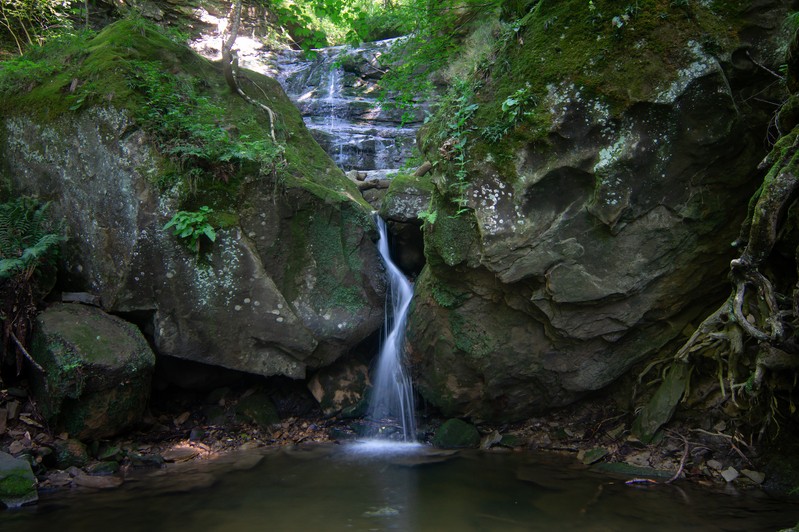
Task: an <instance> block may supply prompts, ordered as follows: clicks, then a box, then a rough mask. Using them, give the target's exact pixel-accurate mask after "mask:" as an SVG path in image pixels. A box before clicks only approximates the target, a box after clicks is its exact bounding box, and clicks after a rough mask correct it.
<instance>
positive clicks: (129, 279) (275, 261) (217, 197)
mask: <svg viewBox="0 0 799 532" xmlns="http://www.w3.org/2000/svg"><path fill="white" fill-rule="evenodd" d="M26 60H31V61H33V62H34V63H35V64H36V65H37V67H36V68H29V69H26V68H23V67H20V68H15V69H8V70H7V71H6V72H10V74H8V75H9V76H10V77H9V78H7V79H4V80H2V81H3V82H2V83H0V90H2V88H3V87H6V88H7V90H6V92H3V93H0V112H2V116H3V118H2V119H1V120H0V154H2V155H0V160H2V161H3V166H2V171H3V172H4V175H5V176H6V177H7V178H8V179H9V181H10V183H11V189H12V190H13V191H14V192H15V193H26V194H31V195H36V196H39V197H40V198H42V199H50V200H52V201H53V210H52V212H53V213H54V214H55V215H56V216H60V217H62V218H63V219H64V220H65V222H66V226H67V229H68V233H69V236H70V240H69V244H68V245H67V248H66V249H65V250H64V255H63V257H64V261H63V262H64V263H63V265H62V266H63V270H64V271H65V277H66V285H67V286H66V288H67V289H68V290H72V291H87V292H91V293H94V294H96V295H98V296H100V298H101V300H102V306H103V308H104V309H105V310H107V311H110V312H114V313H117V312H124V313H129V314H128V315H130V316H132V317H133V318H134V319H136V320H137V322H138V323H140V324H141V325H142V328H143V330H145V331H146V332H147V333H148V334H151V335H152V340H153V344H154V346H155V348H156V350H157V352H158V353H159V354H165V355H169V356H172V357H177V358H182V359H188V360H193V361H197V362H202V363H205V364H210V365H215V366H223V367H226V368H230V369H234V370H240V371H245V372H250V373H255V374H260V375H267V376H268V375H287V376H290V377H293V378H302V377H304V376H305V373H306V368H318V367H322V366H325V365H327V364H330V363H331V362H332V361H333V360H335V359H336V358H338V357H339V356H340V355H341V354H343V353H345V352H346V351H347V350H349V349H350V348H351V347H352V346H353V345H356V344H357V343H359V342H360V341H362V340H363V339H364V338H366V337H368V336H369V335H370V334H372V333H373V332H374V331H375V330H376V329H378V328H379V327H380V325H381V323H382V315H383V299H384V293H385V287H384V274H383V270H382V265H381V263H380V260H379V257H378V254H377V251H376V249H375V247H374V245H373V243H372V241H373V239H374V238H375V237H376V235H375V227H374V222H373V220H372V218H371V216H370V210H371V208H370V207H369V205H368V204H366V203H365V202H364V201H363V199H362V197H361V195H360V193H359V192H358V190H357V187H356V186H355V185H354V184H353V183H352V182H350V181H349V180H348V179H347V178H346V177H345V176H344V174H343V173H342V172H341V171H340V170H339V169H338V168H336V166H335V165H334V164H333V162H332V161H331V160H330V158H329V157H328V156H327V155H326V154H325V153H324V152H323V151H322V149H321V148H320V147H319V145H318V144H317V143H316V141H314V140H313V138H312V137H311V135H310V134H309V133H308V131H307V130H306V128H305V126H304V124H303V121H302V118H301V116H300V114H299V112H298V111H297V109H296V108H295V107H294V106H293V105H292V103H291V102H290V101H289V99H288V98H287V97H286V95H285V94H284V93H283V91H282V89H281V88H280V86H279V84H278V83H277V82H276V81H275V80H273V79H270V78H267V77H264V76H260V75H257V74H254V73H251V72H250V73H248V72H241V76H242V83H243V84H245V85H246V87H247V90H249V91H252V94H253V95H257V97H258V98H262V99H264V102H267V103H268V105H269V106H270V108H271V109H272V110H273V111H274V113H275V115H276V119H275V123H274V124H272V123H271V121H270V118H269V116H268V114H267V113H265V112H263V111H262V110H260V108H258V107H255V106H252V105H250V104H248V103H247V102H246V101H245V100H244V99H242V98H240V97H238V96H237V95H236V94H235V93H233V92H232V91H231V90H230V89H229V87H228V86H227V85H226V82H225V78H224V75H223V72H222V68H221V66H220V65H218V64H214V63H211V62H209V61H207V60H205V59H203V58H201V57H200V56H198V55H196V54H195V53H193V52H192V51H191V50H190V49H188V48H187V47H185V46H183V45H182V44H178V43H176V42H174V41H172V40H171V39H170V38H169V37H168V35H166V34H165V33H164V32H162V31H161V30H159V29H158V28H157V27H154V26H152V25H150V24H148V23H146V22H144V21H142V20H139V19H135V18H134V19H125V20H122V21H118V22H116V23H114V24H111V25H110V26H108V27H106V28H105V29H103V30H102V31H101V32H99V33H98V34H96V35H94V36H90V37H88V38H87V37H85V36H83V37H75V38H73V39H71V40H70V39H67V40H65V41H64V42H61V43H59V45H58V46H51V47H45V48H44V49H42V50H38V51H37V52H36V56H35V57H31V58H23V60H22V61H26ZM25 64H28V63H25ZM39 66H41V68H42V69H44V70H46V71H47V75H40V73H41V71H40V70H39ZM14 76H19V78H18V79H17V78H16V77H14ZM245 78H246V79H245ZM273 126H274V135H273V134H272V127H273ZM205 206H207V207H208V208H209V209H205V210H203V209H202V207H205ZM179 212H184V213H190V214H189V215H190V216H192V215H197V216H200V220H199V221H198V222H196V223H195V225H190V226H189V227H188V232H187V233H184V235H186V236H187V238H181V237H179V236H176V235H174V234H173V230H174V229H172V228H170V229H169V230H165V229H164V226H165V224H166V223H167V222H168V221H169V220H171V219H172V218H173V216H175V215H176V214H177V213H179ZM202 213H205V214H202ZM195 219H196V218H195ZM205 224H207V225H208V226H210V227H211V228H213V229H214V231H215V240H214V241H211V240H210V239H209V238H208V237H207V236H206V233H205V232H204V231H203V228H204V227H206V225H205ZM184 229H186V228H185V227H184ZM190 235H194V237H196V238H194V240H193V239H192V238H193V237H192V236H190ZM195 240H196V241H195Z"/></svg>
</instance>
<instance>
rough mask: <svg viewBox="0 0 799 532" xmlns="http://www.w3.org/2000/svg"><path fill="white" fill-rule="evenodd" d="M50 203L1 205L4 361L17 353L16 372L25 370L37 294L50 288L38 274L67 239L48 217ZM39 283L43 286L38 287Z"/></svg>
mask: <svg viewBox="0 0 799 532" xmlns="http://www.w3.org/2000/svg"><path fill="white" fill-rule="evenodd" d="M48 206H49V203H39V202H38V201H36V200H34V199H31V198H27V197H21V198H17V199H16V200H14V201H10V202H8V203H4V204H0V324H2V335H0V338H2V347H3V350H2V353H4V354H5V355H4V358H5V360H2V362H3V363H4V364H5V365H11V364H10V363H11V361H10V360H9V359H10V358H11V357H12V356H14V354H16V356H15V362H14V365H15V367H16V371H17V373H19V372H20V371H21V369H22V358H23V356H25V357H28V353H27V346H28V344H29V341H30V335H31V332H32V330H31V329H32V326H33V318H34V317H35V315H36V302H37V299H38V298H37V294H38V295H44V294H39V293H38V292H43V293H46V292H48V291H49V288H48V287H47V286H46V285H47V284H48V283H47V282H45V281H44V279H43V277H44V275H42V276H37V274H38V273H43V270H45V269H47V268H48V267H52V266H53V260H54V258H55V257H56V253H57V251H58V246H59V244H60V243H61V242H62V241H63V240H64V237H63V236H62V235H61V231H60V230H59V229H58V228H57V227H56V226H54V225H53V224H52V223H51V222H50V220H49V218H48V214H47V210H48ZM37 277H42V278H37ZM37 283H38V284H39V285H40V286H38V287H36V286H35V285H36V284H37ZM50 287H52V285H50ZM37 288H38V290H37ZM28 358H30V357H28Z"/></svg>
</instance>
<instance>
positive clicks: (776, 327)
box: [637, 126, 799, 439]
mask: <svg viewBox="0 0 799 532" xmlns="http://www.w3.org/2000/svg"><path fill="white" fill-rule="evenodd" d="M768 168H770V170H769V171H768V173H767V175H766V177H765V178H764V181H763V185H762V186H761V187H760V189H759V190H758V191H757V193H756V194H755V196H754V197H753V199H752V201H751V202H750V208H749V213H748V216H747V220H746V222H745V223H744V225H743V227H742V229H741V236H740V237H739V239H738V241H737V242H736V245H738V246H743V251H742V253H741V255H740V257H738V258H737V259H735V260H733V261H731V263H730V280H731V284H732V290H731V293H730V295H729V297H728V298H727V299H726V300H725V301H724V303H722V305H721V306H720V307H719V308H718V309H717V310H716V311H715V312H713V313H712V314H711V315H710V316H708V317H707V318H706V319H705V320H704V321H703V322H702V323H701V324H700V325H699V327H697V329H696V330H695V331H694V333H693V334H692V335H691V337H690V338H689V339H688V341H687V342H686V343H685V344H684V345H683V346H682V347H681V348H680V349H679V350H678V351H677V353H676V354H675V355H674V358H673V359H672V360H671V364H670V366H669V367H668V368H667V371H665V372H664V375H665V377H664V381H663V384H662V385H661V387H660V389H659V390H658V392H656V395H655V397H654V398H653V400H652V401H650V403H649V404H648V405H647V406H646V407H645V408H644V411H643V412H642V414H641V416H639V419H638V420H637V424H638V426H637V431H638V433H639V435H643V436H644V438H645V439H646V438H650V437H652V436H653V435H654V433H655V431H656V430H657V429H658V428H659V427H660V426H662V425H663V424H665V423H666V422H668V420H669V418H670V417H671V416H672V414H673V412H674V409H675V408H676V406H677V403H678V402H679V401H680V400H683V401H684V400H686V399H687V398H688V397H689V395H690V393H689V384H690V378H691V375H692V374H693V373H694V370H695V369H697V368H699V367H700V365H703V364H702V363H703V361H705V360H707V359H708V358H709V359H712V360H714V361H715V367H716V372H717V375H716V377H717V381H718V386H719V388H720V391H721V395H722V398H723V400H725V401H730V402H731V403H732V404H733V406H734V407H735V409H738V410H741V411H748V412H749V413H750V414H751V415H750V416H749V420H750V423H751V425H752V426H753V428H754V427H755V426H759V427H758V430H759V431H760V434H761V436H762V435H763V434H764V433H765V432H766V431H767V429H769V428H771V429H772V434H773V431H774V430H776V431H777V432H778V431H779V418H780V416H781V415H782V414H781V413H780V410H781V408H782V407H781V405H780V398H782V399H784V400H785V401H784V404H787V405H788V411H789V413H790V414H793V412H794V411H795V407H794V404H793V400H792V398H791V392H792V389H793V388H794V387H795V384H796V382H795V381H796V374H797V370H799V345H797V343H796V340H797V338H796V334H795V331H797V328H798V327H797V326H798V325H799V322H798V321H797V319H798V318H799V284H797V282H796V280H795V279H796V278H799V275H797V269H796V268H797V266H799V248H797V247H796V244H797V242H792V244H791V245H792V246H793V249H794V250H795V251H794V256H793V257H792V258H791V260H792V262H793V264H792V267H793V272H790V275H785V268H784V263H785V262H786V261H785V260H784V259H782V260H781V263H782V264H781V265H780V266H781V267H782V270H779V268H777V267H775V266H774V262H775V258H774V257H773V256H772V255H773V254H775V253H774V249H775V246H776V245H777V244H778V243H779V244H780V249H781V250H782V249H783V248H784V244H785V240H791V239H788V238H784V236H785V234H786V233H790V232H791V231H790V228H791V227H795V226H796V225H797V224H796V223H794V222H795V220H794V218H796V212H795V211H794V209H795V207H793V206H794V203H795V201H796V198H797V195H798V194H799V178H798V177H797V176H799V126H797V127H796V128H795V129H794V130H793V131H792V132H791V133H790V134H789V135H786V136H785V137H783V138H782V139H780V141H779V142H778V143H777V144H776V145H775V147H774V150H773V151H772V152H771V154H770V155H769V156H768V157H767V158H766V159H765V160H764V161H763V162H762V163H761V169H762V170H766V169H768ZM786 278H789V279H790V281H789V282H786ZM785 292H788V293H785ZM786 376H788V377H789V379H788V384H787V386H786V385H785V382H786V381H785V377H786ZM778 377H780V378H779V379H778ZM780 394H782V395H780ZM728 411H729V409H728Z"/></svg>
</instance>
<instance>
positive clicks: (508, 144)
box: [420, 0, 750, 199]
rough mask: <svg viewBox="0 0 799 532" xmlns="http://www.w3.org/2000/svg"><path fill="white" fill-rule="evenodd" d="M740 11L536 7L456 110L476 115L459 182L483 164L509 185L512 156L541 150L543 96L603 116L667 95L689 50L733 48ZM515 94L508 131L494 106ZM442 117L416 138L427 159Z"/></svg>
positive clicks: (659, 5)
mask: <svg viewBox="0 0 799 532" xmlns="http://www.w3.org/2000/svg"><path fill="white" fill-rule="evenodd" d="M748 9H750V3H749V2H745V1H743V0H728V1H720V0H717V1H713V2H690V3H688V2H685V3H679V5H678V3H675V2H672V1H670V0H637V1H636V2H630V3H626V4H625V3H619V2H615V1H611V0H594V1H592V2H587V1H585V0H566V1H562V0H541V1H540V2H538V3H537V4H536V6H535V8H533V10H532V11H531V12H530V13H529V14H527V15H526V16H524V18H522V19H521V20H520V21H518V22H517V23H516V24H515V27H516V28H518V31H511V32H506V33H505V34H503V35H504V37H503V38H500V39H499V40H498V48H497V50H496V52H495V53H494V54H491V60H490V61H487V62H486V63H485V64H484V65H481V66H479V67H478V73H477V75H476V76H474V79H473V80H471V83H472V87H473V90H474V96H473V98H471V99H469V100H468V101H465V102H464V105H466V104H468V105H477V109H476V111H475V112H474V114H473V116H472V117H471V118H470V120H469V124H468V126H469V127H468V128H467V129H465V130H464V131H466V134H465V136H466V138H467V146H468V156H469V164H467V170H468V172H467V174H468V173H471V172H472V171H473V170H474V168H475V164H478V163H479V164H481V165H485V164H490V165H491V166H492V167H493V168H494V169H496V171H497V172H496V173H497V174H498V175H500V176H503V179H504V180H505V181H506V182H510V183H512V182H513V181H514V180H515V179H516V177H517V176H516V170H515V164H514V163H515V153H517V151H518V147H519V146H520V145H531V144H535V143H546V142H547V134H548V131H549V128H550V124H551V120H552V109H551V106H552V105H553V104H552V102H551V101H550V98H549V97H548V96H549V94H550V91H551V89H552V88H557V87H562V86H573V87H574V91H575V92H579V95H580V96H579V98H581V99H585V100H586V101H588V100H599V101H600V102H602V103H603V105H605V106H606V107H607V109H608V112H609V113H610V115H611V116H613V115H615V114H617V113H618V112H619V110H621V109H624V108H627V107H628V106H629V105H630V104H632V103H635V102H639V101H649V100H652V99H653V98H654V97H655V96H656V95H657V94H658V93H659V91H664V90H665V89H667V88H668V87H669V86H670V84H671V83H673V82H674V81H675V80H676V79H677V78H678V76H679V75H680V74H679V73H680V70H681V69H684V68H686V67H688V66H690V65H691V64H692V63H693V62H694V61H695V60H696V57H695V55H694V53H693V52H692V51H691V49H690V48H691V47H690V46H689V43H691V42H694V43H697V44H698V45H699V47H701V48H702V49H703V50H705V51H706V52H709V53H711V54H712V53H713V52H714V50H717V49H719V48H721V47H722V45H726V44H727V43H729V42H731V41H734V40H735V39H736V38H737V31H738V29H739V28H740V27H742V25H743V24H744V23H745V22H746V12H747V10H748ZM724 47H725V48H727V47H728V46H724ZM520 91H524V94H525V97H526V98H527V99H528V100H527V103H528V104H530V107H529V108H527V109H525V112H524V113H523V114H524V117H523V118H522V119H520V120H514V121H513V127H510V128H508V127H506V126H507V125H508V124H510V122H509V116H508V113H509V111H510V110H512V109H513V108H514V107H513V106H510V107H509V106H505V108H504V109H503V103H504V102H506V101H508V98H516V97H517V95H518V94H520ZM452 99H453V98H452V97H450V98H449V100H452ZM516 99H518V98H516ZM444 101H445V102H446V101H448V100H447V98H445V99H444ZM444 107H446V106H444ZM452 116H453V110H452V109H448V108H447V109H442V110H441V111H440V112H439V113H438V114H437V115H436V116H435V117H434V119H433V120H432V121H431V122H430V123H429V124H428V125H427V126H426V127H425V128H423V130H422V131H421V132H420V138H421V139H422V150H423V151H424V152H425V153H426V155H427V156H428V158H430V160H436V159H440V158H441V156H440V155H439V154H438V149H439V147H440V146H441V144H442V142H443V141H444V140H445V137H446V136H447V135H446V130H447V127H448V124H450V123H451V120H452ZM499 126H502V127H499ZM499 130H502V131H503V133H502V135H498V134H497V132H498V131H499ZM487 133H488V134H487ZM486 137H490V139H489V138H486ZM489 161H490V162H489ZM439 162H440V163H442V164H440V165H439V170H440V171H442V172H445V173H446V174H447V182H448V183H450V184H453V183H456V182H457V181H458V180H459V179H460V178H459V177H458V176H457V175H456V174H457V168H456V165H453V164H452V163H445V162H444V161H439ZM455 199H457V198H455Z"/></svg>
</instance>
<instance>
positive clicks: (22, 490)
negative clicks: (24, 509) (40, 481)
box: [0, 452, 39, 508]
mask: <svg viewBox="0 0 799 532" xmlns="http://www.w3.org/2000/svg"><path fill="white" fill-rule="evenodd" d="M38 499H39V496H38V495H37V493H36V478H35V477H34V476H33V471H32V470H31V465H30V463H28V462H27V461H26V460H22V459H19V458H14V457H13V456H11V455H10V454H8V453H4V452H0V502H2V503H3V504H5V505H6V507H8V508H17V507H19V506H22V505H23V504H31V503H34V502H36V501H37V500H38Z"/></svg>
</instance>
